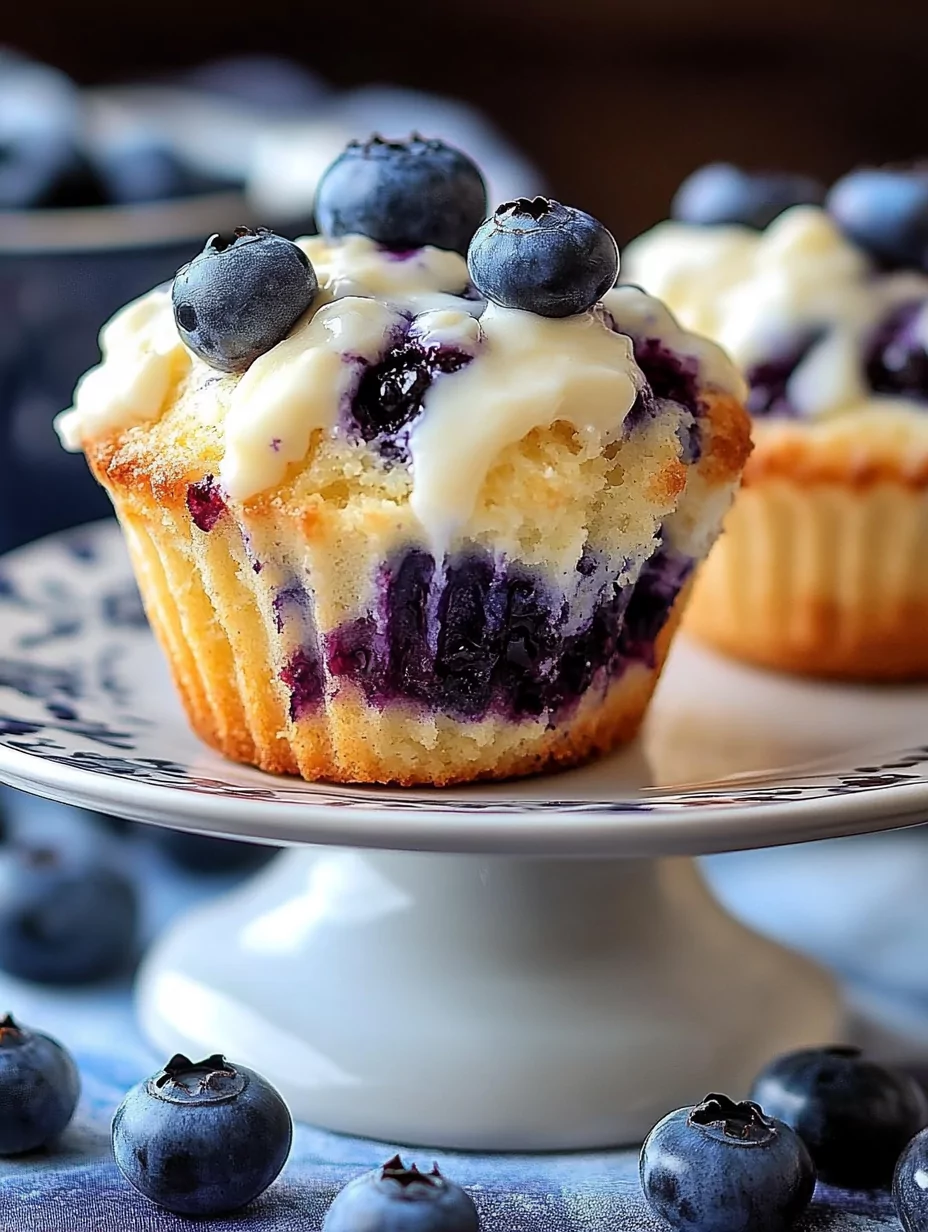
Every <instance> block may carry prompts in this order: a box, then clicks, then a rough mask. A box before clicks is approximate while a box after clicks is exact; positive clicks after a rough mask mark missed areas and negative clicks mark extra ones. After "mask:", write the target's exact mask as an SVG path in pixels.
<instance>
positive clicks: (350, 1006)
mask: <svg viewBox="0 0 928 1232" xmlns="http://www.w3.org/2000/svg"><path fill="white" fill-rule="evenodd" d="M138 1005H139V1012H140V1015H141V1022H142V1024H143V1028H144V1030H145V1031H146V1032H147V1034H148V1035H149V1037H150V1038H151V1040H152V1041H153V1042H154V1043H155V1044H156V1045H157V1046H158V1048H159V1049H160V1050H161V1051H162V1052H164V1053H165V1054H166V1055H167V1054H169V1053H170V1052H172V1051H175V1050H180V1051H183V1052H187V1053H188V1054H190V1055H200V1054H203V1055H206V1054H208V1053H209V1052H210V1051H214V1050H215V1049H216V1047H217V1041H219V1043H220V1044H221V1046H222V1048H223V1049H225V1050H226V1051H227V1052H228V1054H229V1055H230V1056H233V1057H236V1058H238V1059H240V1060H243V1061H245V1062H246V1063H247V1064H249V1065H251V1066H253V1067H254V1068H256V1069H258V1070H259V1071H260V1072H262V1073H263V1074H265V1075H266V1076H267V1077H269V1078H270V1079H271V1081H272V1082H274V1083H275V1085H277V1086H278V1087H279V1088H280V1089H281V1091H282V1092H283V1093H284V1095H285V1097H286V1098H287V1100H288V1101H289V1103H290V1105H291V1107H292V1109H293V1111H294V1114H295V1115H296V1117H297V1118H299V1119H302V1120H306V1121H310V1122H312V1123H315V1124H318V1125H324V1126H326V1127H328V1128H330V1129H335V1130H341V1131H344V1132H346V1133H351V1134H358V1135H362V1136H365V1137H373V1138H382V1139H387V1140H388V1141H393V1142H402V1143H413V1144H421V1145H425V1146H434V1147H450V1148H463V1149H474V1150H524V1149H536V1150H541V1149H545V1150H548V1149H570V1148H578V1147H595V1146H604V1145H608V1144H619V1143H630V1142H635V1141H639V1140H640V1139H641V1138H642V1137H643V1136H644V1134H646V1133H647V1131H648V1129H649V1128H650V1127H651V1126H652V1125H653V1124H654V1122H655V1121H656V1120H657V1119H658V1118H659V1117H660V1116H662V1115H663V1114H664V1113H665V1112H667V1111H668V1110H669V1109H671V1108H673V1107H677V1106H679V1105H680V1104H681V1103H685V1102H692V1101H694V1100H696V1099H698V1098H700V1097H701V1096H702V1095H704V1094H705V1093H706V1091H707V1090H709V1089H721V1090H725V1091H731V1092H733V1093H738V1094H742V1093H744V1092H745V1091H746V1090H747V1087H748V1085H749V1083H750V1079H751V1077H752V1076H753V1075H754V1074H755V1073H756V1072H757V1071H758V1069H759V1068H760V1067H761V1065H762V1064H763V1063H764V1062H765V1061H766V1060H768V1059H769V1058H770V1057H771V1056H772V1055H774V1054H775V1053H777V1052H778V1051H781V1050H783V1049H787V1048H793V1047H800V1046H802V1045H806V1044H815V1043H821V1042H824V1041H829V1040H833V1039H834V1038H835V1037H836V1032H837V1031H838V1030H839V1022H838V1012H837V1002H836V997H835V992H834V989H833V987H832V984H831V982H830V980H829V979H828V978H827V977H826V976H825V975H824V974H823V973H822V972H821V971H819V970H818V969H817V968H815V967H814V966H813V965H812V964H811V963H808V962H807V961H806V960H804V959H800V958H798V957H796V956H794V955H791V954H789V953H787V952H786V951H784V950H782V949H780V948H779V947H778V946H776V945H774V944H772V943H771V942H769V941H766V940H764V939H762V938H760V937H758V936H756V935H755V934H753V933H751V932H749V931H748V930H747V929H745V928H743V927H741V926H740V925H738V924H736V923H735V922H734V921H733V920H732V919H730V918H729V917H728V916H726V915H725V913H724V912H723V911H722V909H721V908H720V907H719V906H718V904H717V903H716V902H715V901H714V900H713V899H712V898H711V897H710V895H709V894H708V892H707V890H706V888H705V887H704V885H703V883H702V880H701V878H700V877H699V875H698V873H697V870H696V868H695V866H694V864H693V862H692V861H691V860H687V859H676V860H663V861H646V860H574V861H569V860H560V861H559V860H525V859H519V858H511V857H504V856H503V857H495V858H489V859H487V858H483V857H479V856H448V855H417V854H395V853H389V854H385V853H378V854H372V853H361V852H356V851H342V850H333V851H319V852H314V851H308V852H307V851H292V852H288V853H287V854H285V855H284V856H283V857H282V858H281V859H280V860H279V862H275V863H274V865H272V866H271V867H270V868H269V869H268V870H267V871H265V872H264V873H263V874H261V875H259V876H258V877H256V878H255V879H254V881H253V882H252V883H251V884H249V885H247V886H245V887H244V888H243V889H241V890H239V891H237V892H236V893H235V894H233V895H231V896H230V897H228V898H227V899H225V900H224V901H221V902H219V903H217V904H211V905H209V906H207V907H205V908H202V909H201V910H199V911H197V912H196V913H194V914H193V915H191V916H190V917H188V918H186V919H183V920H181V922H180V923H178V924H177V925H176V926H175V927H174V928H173V929H171V930H170V931H169V932H168V933H167V935H166V936H165V937H163V938H162V939H161V941H160V942H159V943H158V944H157V945H156V947H155V949H154V950H153V952H152V953H151V955H150V956H149V958H148V959H147V961H146V963H145V965H144V967H143V970H142V972H141V975H140V978H139V983H138Z"/></svg>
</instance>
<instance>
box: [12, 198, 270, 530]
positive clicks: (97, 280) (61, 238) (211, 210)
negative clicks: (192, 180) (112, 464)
mask: <svg viewBox="0 0 928 1232" xmlns="http://www.w3.org/2000/svg"><path fill="white" fill-rule="evenodd" d="M249 218H250V208H249V206H248V205H247V203H246V201H245V198H244V197H243V196H242V195H241V194H240V193H219V194H212V193H211V194H208V195H204V196H203V197H200V198H189V199H184V200H179V201H167V202H162V203H157V204H152V205H137V206H96V207H88V208H85V209H77V210H41V211H38V210H36V211H31V212H25V211H24V212H17V213H12V212H10V213H3V214H0V312H2V320H0V551H6V550H7V549H9V548H12V547H16V546H17V545H18V544H21V543H25V542H26V541H28V540H30V539H34V538H36V537H37V536H39V535H45V534H48V533H50V532H52V531H55V530H60V529H62V528H64V527H67V526H73V525H75V524H77V523H80V522H86V521H89V520H91V519H93V518H99V517H103V516H105V515H106V514H108V513H109V512H110V504H109V501H108V499H107V497H106V495H105V494H104V493H103V491H102V490H101V489H100V488H99V487H98V485H97V483H96V481H95V480H94V479H93V478H92V477H91V475H90V472H89V470H88V469H87V464H86V462H85V461H84V458H83V455H81V454H69V453H65V451H64V450H63V449H62V448H61V445H60V443H59V441H58V438H57V436H56V434H55V430H54V427H53V420H54V417H55V415H57V414H58V412H59V411H61V410H63V409H64V408H65V407H67V406H68V405H69V403H70V401H71V395H72V393H73V390H74V384H75V381H76V380H77V378H78V377H79V376H80V374H81V373H82V372H84V370H85V369H87V368H89V367H90V366H91V365H92V364H94V363H96V362H97V360H98V358H99V348H98V345H97V334H98V332H99V329H100V326H101V324H102V323H103V322H104V321H106V319H107V318H108V317H110V316H112V314H113V313H114V312H115V311H116V310H117V309H118V308H120V307H121V306H122V305H123V304H125V303H126V302H127V301H129V300H131V299H134V298H135V297H136V296H139V295H142V294H143V293H144V292H146V291H148V290H150V289H151V287H153V286H155V285H157V284H158V283H161V282H165V281H166V280H167V279H170V278H172V277H173V275H174V273H175V271H176V270H177V269H178V267H179V266H181V265H183V264H184V262H185V261H189V260H190V259H191V257H193V256H194V254H195V253H196V252H197V251H198V250H199V249H200V248H201V247H202V244H203V239H204V236H205V235H207V234H209V233H210V232H212V231H216V230H221V229H224V228H226V229H227V228H229V227H233V226H237V225H239V224H240V223H247V222H248V221H249Z"/></svg>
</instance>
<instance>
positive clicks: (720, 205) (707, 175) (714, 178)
mask: <svg viewBox="0 0 928 1232" xmlns="http://www.w3.org/2000/svg"><path fill="white" fill-rule="evenodd" d="M824 199H825V188H824V186H823V185H822V184H820V183H819V182H818V180H814V179H812V178H810V177H809V176H805V175H791V174H789V173H788V172H772V171H764V172H759V171H743V170H742V169H741V168H740V167H734V166H732V164H731V163H710V164H709V165H708V166H707V167H700V169H699V170H698V171H694V172H693V174H692V175H690V176H688V177H687V179H685V180H684V181H683V183H682V184H681V185H680V187H679V188H678V189H677V192H676V195H675V197H674V199H673V203H672V205H671V207H670V214H671V217H672V218H675V219H677V220H678V221H679V222H688V223H695V224H697V225H698V226H709V225H712V224H714V223H740V224H741V225H742V226H745V227H755V228H756V229H757V230H763V228H764V227H766V226H768V225H769V224H770V223H772V222H773V220H774V219H775V218H779V216H780V215H781V214H782V213H783V212H784V210H788V209H790V208H791V207H792V206H794V205H821V204H822V202H823V201H824Z"/></svg>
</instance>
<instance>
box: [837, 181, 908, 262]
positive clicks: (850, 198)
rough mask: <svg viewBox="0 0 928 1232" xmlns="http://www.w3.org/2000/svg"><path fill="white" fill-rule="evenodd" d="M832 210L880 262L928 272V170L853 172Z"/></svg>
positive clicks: (846, 230) (841, 186) (839, 189)
mask: <svg viewBox="0 0 928 1232" xmlns="http://www.w3.org/2000/svg"><path fill="white" fill-rule="evenodd" d="M826 205H827V208H828V211H829V212H830V214H831V216H832V217H833V218H834V220H835V222H837V224H838V226H839V227H840V228H841V230H842V231H843V232H844V234H845V235H847V236H848V237H849V238H850V239H852V240H854V242H855V243H857V244H859V245H860V246H861V247H862V248H864V249H866V251H867V252H869V253H871V254H872V255H873V256H874V257H876V259H877V260H878V261H880V262H882V263H884V264H886V265H889V266H905V267H909V266H911V267H913V268H916V269H924V270H928V166H918V167H910V168H894V167H872V168H863V169H861V170H859V171H852V172H851V173H850V174H849V175H846V176H844V177H843V179H840V180H838V182H837V183H836V184H835V185H834V187H833V188H832V189H831V192H830V193H829V194H828V200H827V202H826Z"/></svg>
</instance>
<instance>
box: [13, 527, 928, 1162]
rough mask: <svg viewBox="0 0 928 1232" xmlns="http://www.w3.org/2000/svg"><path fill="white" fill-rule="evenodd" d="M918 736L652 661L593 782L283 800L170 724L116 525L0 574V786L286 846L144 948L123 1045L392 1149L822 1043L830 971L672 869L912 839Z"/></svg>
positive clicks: (630, 1108)
mask: <svg viewBox="0 0 928 1232" xmlns="http://www.w3.org/2000/svg"><path fill="white" fill-rule="evenodd" d="M926 734H928V690H926V689H889V690H882V691H881V690H866V689H856V688H847V687H837V686H832V687H826V686H824V685H815V684H810V683H801V682H791V681H787V680H785V679H782V678H777V677H772V676H766V675H764V674H762V673H757V672H753V671H750V670H748V669H745V668H741V667H736V666H733V665H731V664H728V663H725V662H723V661H722V660H720V659H717V658H714V657H713V656H710V655H708V654H706V653H705V652H701V651H699V650H697V649H696V648H694V647H692V646H688V645H686V644H685V643H681V644H680V645H679V646H678V647H677V649H676V650H675V652H674V655H673V656H672V661H671V663H670V665H669V668H668V672H667V675H666V677H665V680H664V682H663V684H662V686H661V689H660V691H659V694H658V697H657V699H656V701H655V704H654V707H653V709H652V714H651V718H650V721H649V726H648V729H647V731H646V733H645V737H644V738H643V740H642V741H640V742H638V743H637V744H636V745H634V746H633V747H631V748H629V749H626V750H625V751H624V752H622V753H620V754H618V755H617V756H615V757H612V758H609V759H606V760H605V761H602V762H599V763H598V764H596V765H594V766H590V767H587V768H585V769H583V770H578V771H573V772H571V773H568V774H563V775H560V776H557V777H549V778H544V779H536V780H532V781H528V782H522V783H508V784H503V785H495V786H490V787H478V788H465V789H456V790H447V791H401V790H397V789H392V790H389V789H388V790H378V789H358V790H352V789H342V788H335V787H330V786H325V785H309V784H304V783H301V782H297V781H293V780H286V779H278V778H272V777H269V776H266V775H263V774H261V773H259V772H257V771H253V770H250V769H248V768H245V767H240V766H234V765H231V764H229V763H227V762H225V761H223V760H222V759H221V758H220V757H218V756H217V755H215V754H213V753H212V752H211V751H210V750H208V749H206V748H204V747H203V746H202V745H201V744H200V743H199V742H198V741H197V740H196V739H195V737H193V736H192V735H191V734H190V732H189V730H188V728H187V725H186V723H185V721H184V719H183V716H182V714H181V712H180V709H179V706H178V704H177V703H176V701H175V699H174V696H173V693H172V691H171V688H170V686H169V683H168V680H167V672H166V669H165V667H164V665H163V664H162V662H161V659H160V656H159V655H158V654H157V652H156V650H155V647H154V644H153V642H152V639H151V635H150V633H149V631H148V629H147V627H146V626H145V625H144V622H143V621H142V620H141V618H140V612H139V608H138V603H137V598H136V597H135V594H134V588H133V585H132V582H131V576H130V574H129V570H128V566H127V563H126V560H125V557H124V555H123V552H122V548H121V545H120V542H119V539H118V536H117V534H116V532H115V530H113V529H112V528H110V527H108V526H102V527H101V526H97V527H93V528H89V529H87V530H84V531H81V532H73V533H71V534H70V535H67V536H58V537H55V538H53V539H49V540H45V541H43V542H42V543H40V544H37V545H34V546H32V547H30V548H28V549H24V550H22V551H20V552H19V553H16V554H14V555H12V556H10V557H7V558H5V559H4V560H3V561H2V562H0V779H2V780H4V781H6V782H7V783H9V784H11V785H12V786H14V787H19V788H23V789H25V790H27V791H33V792H37V793H39V794H42V795H46V796H51V797H54V798H56V799H60V800H66V801H69V802H72V803H75V804H81V805H84V806H87V807H91V808H96V809H101V810H104V811H109V812H112V813H116V814H119V815H122V816H124V817H130V818H133V819H136V820H140V821H148V822H155V823H158V824H162V825H169V826H175V827H178V828H190V829H195V830H199V831H203V832H215V833H220V834H233V835H243V836H248V837H249V838H252V839H257V840H259V841H269V842H270V841H275V842H281V843H286V844H293V845H294V846H293V847H292V849H291V850H289V851H287V852H286V853H284V854H282V855H281V856H280V857H279V858H278V859H277V860H275V861H274V862H273V863H272V864H271V865H270V866H268V867H267V869H266V870H265V871H264V872H262V873H261V874H259V875H258V876H257V877H255V878H254V879H253V880H252V881H250V882H249V883H247V884H245V885H244V886H243V887H242V888H240V889H239V890H237V891H236V892H234V893H233V894H231V895H230V896H229V897H227V898H225V899H224V900H221V901H219V902H214V903H211V904H209V905H207V906H206V907H202V908H200V909H199V910H197V911H195V912H193V913H191V914H190V915H188V916H186V917H184V918H182V919H180V920H179V921H178V922H177V923H176V924H175V925H174V926H173V927H172V928H171V929H169V931H168V932H167V933H166V934H165V935H164V936H163V937H162V938H161V939H160V940H159V941H158V942H157V944H156V945H155V947H154V948H153V950H152V951H151V952H150V954H149V955H148V957H147V959H146V961H145V963H144V966H143V968H142V970H141V973H140V976H139V980H138V1006H139V1013H140V1016H141V1021H142V1025H143V1027H144V1030H145V1032H146V1034H147V1035H148V1036H149V1038H150V1039H151V1040H152V1042H153V1043H154V1044H155V1045H156V1046H157V1047H158V1048H159V1049H160V1050H161V1051H163V1052H165V1053H169V1052H172V1051H175V1050H181V1051H185V1052H188V1053H191V1054H207V1053H211V1052H216V1051H224V1052H226V1053H228V1054H229V1055H230V1056H232V1057H234V1058H235V1059H236V1060H238V1061H240V1062H242V1063H244V1064H248V1065H251V1066H254V1067H255V1068H257V1069H259V1070H260V1071H262V1072H263V1073H265V1074H266V1075H267V1076H268V1077H269V1078H270V1079H271V1080H272V1081H273V1082H274V1083H275V1084H276V1085H278V1086H279V1087H280V1088H281V1089H282V1090H283V1092H284V1093H285V1095H286V1096H287V1098H288V1099H289V1101H290V1103H291V1105H292V1107H293V1110H294V1113H295V1114H296V1116H297V1117H298V1118H300V1119H304V1120H308V1121H311V1122H314V1123H316V1124H319V1125H323V1126H326V1127H328V1128H330V1129H335V1130H341V1131H345V1132H349V1133H354V1134H362V1135H369V1136H371V1137H376V1138H383V1139H388V1140H391V1141H396V1142H409V1143H418V1144H426V1145H429V1146H434V1147H449V1148H473V1149H479V1150H493V1149H504V1150H515V1149H518V1150H522V1149H549V1148H550V1149H564V1148H572V1147H577V1148H579V1147H594V1146H604V1145H609V1144H617V1143H622V1142H629V1141H633V1140H636V1139H639V1138H640V1137H641V1136H642V1135H643V1134H644V1133H645V1132H646V1130H647V1129H648V1128H649V1126H650V1125H651V1124H652V1123H653V1122H654V1121H655V1120H656V1119H657V1118H658V1117H659V1116H660V1115H662V1114H663V1113H664V1112H666V1111H667V1110H668V1109H670V1108H672V1107H675V1106H678V1105H679V1104H681V1103H685V1102H687V1101H691V1100H693V1099H695V1098H698V1097H699V1096H701V1095H703V1094H704V1093H705V1091H707V1090H709V1089H722V1090H726V1091H728V1092H730V1093H732V1094H737V1093H741V1092H743V1091H744V1090H745V1089H746V1087H747V1085H748V1083H749V1081H750V1078H751V1076H752V1074H753V1073H754V1072H755V1071H756V1070H757V1069H758V1068H759V1066H760V1065H761V1064H762V1063H763V1062H764V1061H766V1060H767V1059H768V1058H769V1057H770V1056H771V1055H773V1054H774V1053H776V1052H778V1051H781V1050H783V1049H786V1048H792V1047H798V1046H801V1045H805V1044H814V1043H820V1042H824V1041H827V1040H830V1039H833V1038H834V1037H835V1036H836V1034H837V1033H838V1032H839V1031H840V1014H839V1005H838V1002H837V998H836V994H835V990H834V988H833V986H832V983H831V981H830V979H829V978H828V977H827V976H826V975H825V974H824V973H823V972H822V971H820V970H819V969H818V968H816V967H815V966H814V965H812V964H810V963H809V962H807V961H806V960H805V959H801V958H799V957H798V956H796V955H794V954H792V953H790V952H788V951H786V950H784V949H782V948H780V947H779V946H777V945H775V944H773V943H772V942H770V941H767V940H764V939H762V938H761V937H759V936H757V935H756V934H754V933H752V932H750V931H749V930H747V929H745V928H744V927H742V926H741V925H739V924H737V923H736V922H735V921H734V920H733V919H732V918H730V917H729V916H727V915H726V914H725V913H724V912H723V910H722V909H721V907H720V906H719V905H718V904H717V903H716V902H715V901H714V900H713V898H712V897H711V896H710V895H709V893H708V892H707V890H706V888H705V886H704V885H703V883H702V881H701V879H700V876H699V874H698V872H697V870H696V867H695V865H694V863H693V861H692V860H691V859H688V858H686V857H687V856H691V855H693V854H696V853H700V852H709V851H721V850H726V849H735V848H747V847H753V846H761V845H767V844H773V843H786V842H793V841H797V840H801V839H811V838H822V837H827V836H831V835H838V834H847V833H852V832H858V833H859V832H864V831H868V830H875V829H882V828H888V827H892V826H898V825H904V824H908V823H913V822H916V821H920V820H922V819H923V818H924V817H925V816H926V815H928V748H921V749H920V748H918V747H917V746H918V742H919V741H920V740H925V738H926Z"/></svg>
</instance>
